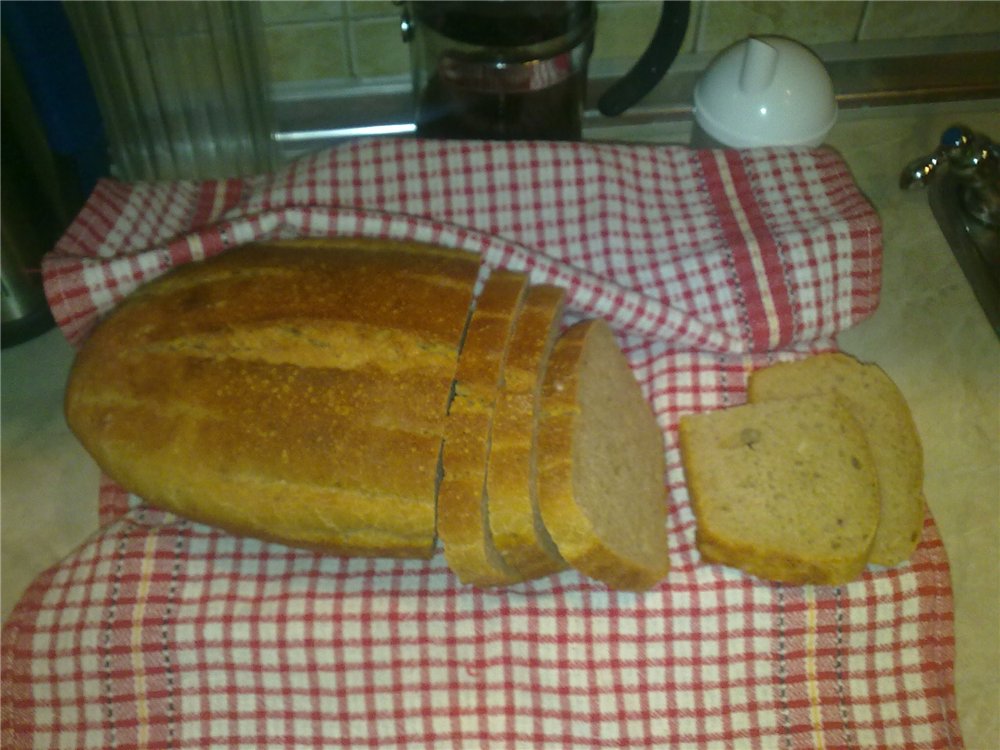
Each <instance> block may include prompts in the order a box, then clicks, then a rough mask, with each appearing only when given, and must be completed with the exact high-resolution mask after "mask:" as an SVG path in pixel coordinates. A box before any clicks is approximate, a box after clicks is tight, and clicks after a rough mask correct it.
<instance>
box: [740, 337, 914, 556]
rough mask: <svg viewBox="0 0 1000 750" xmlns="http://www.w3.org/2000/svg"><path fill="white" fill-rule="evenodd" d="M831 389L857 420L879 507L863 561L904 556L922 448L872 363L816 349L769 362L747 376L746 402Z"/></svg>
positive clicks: (909, 545) (895, 393) (893, 390)
mask: <svg viewBox="0 0 1000 750" xmlns="http://www.w3.org/2000/svg"><path fill="white" fill-rule="evenodd" d="M822 393H827V394H836V395H837V396H839V397H840V398H841V400H842V401H843V403H844V405H845V406H846V407H847V408H848V409H849V410H850V412H851V414H852V415H853V416H854V418H855V419H856V420H857V421H858V423H860V425H861V427H862V429H863V430H864V433H865V436H866V438H867V440H868V445H869V446H870V448H871V452H872V456H873V458H874V459H875V468H876V470H877V472H878V484H879V495H880V497H881V510H880V516H879V527H878V532H877V533H876V535H875V543H874V544H873V545H872V549H871V553H870V555H869V562H873V563H878V564H880V565H896V564H898V563H900V562H903V561H904V560H907V559H909V557H910V555H911V554H913V550H914V548H915V547H916V546H917V543H918V542H919V541H920V534H921V532H922V530H923V525H924V511H925V504H926V503H925V501H924V494H923V450H922V448H921V446H920V438H919V436H918V434H917V429H916V426H915V425H914V423H913V417H912V416H911V415H910V409H909V407H908V406H907V403H906V399H904V398H903V394H902V393H901V392H900V390H899V388H898V387H897V386H896V384H895V383H893V382H892V380H891V379H890V378H889V376H888V375H886V373H885V372H884V371H883V370H882V369H881V368H880V367H879V366H878V365H874V364H864V363H862V362H859V361H858V360H857V359H855V358H854V357H851V356H848V355H846V354H837V353H831V354H820V355H817V356H813V357H808V358H806V359H803V360H799V361H796V362H787V363H782V364H777V365H773V366H771V367H766V368H763V369H760V370H757V371H755V372H753V373H752V374H751V376H750V383H749V399H750V401H751V402H761V401H771V400H774V399H787V398H799V397H802V396H805V395H809V394H822Z"/></svg>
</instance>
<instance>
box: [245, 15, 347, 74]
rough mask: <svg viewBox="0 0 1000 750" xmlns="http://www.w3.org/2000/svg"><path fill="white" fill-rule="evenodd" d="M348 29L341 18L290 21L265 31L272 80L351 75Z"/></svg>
mask: <svg viewBox="0 0 1000 750" xmlns="http://www.w3.org/2000/svg"><path fill="white" fill-rule="evenodd" d="M345 35H346V30H345V26H344V24H342V23H340V22H329V23H309V24H290V25H281V26H274V27H271V28H267V29H265V31H264V36H265V40H266V42H267V54H268V60H269V63H270V67H271V81H273V82H275V83H280V82H294V81H314V80H322V79H328V78H347V77H349V76H350V67H349V65H348V62H347V44H346V36H345Z"/></svg>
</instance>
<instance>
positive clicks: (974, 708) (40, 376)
mask: <svg viewBox="0 0 1000 750" xmlns="http://www.w3.org/2000/svg"><path fill="white" fill-rule="evenodd" d="M998 115H1000V102H998V101H990V102H979V103H976V104H974V105H973V104H970V105H966V106H965V107H962V108H959V107H957V106H954V105H952V106H951V107H950V109H949V108H943V107H940V106H936V107H910V108H906V107H900V108H894V109H882V110H869V111H854V112H850V111H849V112H845V113H843V114H842V116H841V119H840V122H839V123H838V124H837V126H836V127H835V128H834V130H833V131H832V132H831V134H830V136H829V138H828V142H829V143H830V144H831V145H833V146H834V147H835V148H837V149H838V150H839V151H840V152H841V153H842V154H843V155H844V157H845V158H846V160H847V162H848V164H849V165H850V166H851V168H852V170H853V173H854V177H855V180H856V181H857V182H858V184H859V185H860V186H861V189H862V190H863V191H864V192H865V194H866V195H867V196H868V197H869V199H870V200H871V201H872V202H873V204H874V205H875V207H876V208H877V210H878V212H879V214H880V216H881V218H882V222H883V233H884V261H883V263H884V267H883V288H882V297H881V304H880V307H879V309H878V311H877V312H876V313H875V315H873V316H872V317H871V318H870V319H868V320H866V321H864V322H863V323H861V324H860V325H858V326H856V327H855V328H853V329H851V330H849V331H846V332H844V333H843V334H842V335H841V336H840V338H839V343H840V346H841V347H842V348H843V349H844V350H845V351H847V352H850V353H852V354H854V355H856V356H858V357H860V358H862V359H865V360H868V361H874V362H877V363H878V364H879V365H881V366H882V367H883V368H884V369H885V370H886V371H887V372H888V373H889V375H890V376H891V377H892V378H893V379H894V380H895V381H896V383H897V384H898V385H899V387H900V389H901V390H902V391H903V393H904V395H905V396H906V398H907V400H908V401H909V403H910V406H911V409H912V411H913V415H914V419H915V421H916V423H917V426H918V429H919V431H920V434H921V438H922V440H923V445H924V454H925V466H926V480H925V490H926V496H927V501H928V504H929V506H930V508H931V511H932V513H933V514H934V517H935V519H936V521H937V524H938V527H939V529H940V532H941V535H942V537H943V539H944V544H945V548H946V549H947V552H948V555H949V558H950V561H951V571H952V583H953V588H954V598H955V635H956V652H957V656H956V673H955V681H956V690H957V695H958V713H959V720H960V722H961V726H962V731H963V735H964V738H965V743H966V746H967V747H968V748H971V749H972V750H980V749H981V750H986V749H987V748H996V747H1000V720H998V716H1000V679H998V675H1000V626H998V623H1000V342H998V340H997V337H996V336H995V335H994V334H993V331H992V330H991V328H990V326H989V324H988V322H987V320H986V317H985V315H984V314H983V313H982V311H981V310H980V308H979V306H978V304H977V302H976V300H975V298H974V297H973V295H972V291H971V289H970V288H969V285H968V284H967V283H966V281H965V278H964V276H963V275H962V272H961V270H960V269H959V267H958V265H957V263H956V262H955V260H954V257H953V256H952V254H951V252H950V250H949V249H948V246H947V244H946V242H945V240H944V238H943V236H942V234H941V232H940V230H939V229H938V226H937V224H936V223H935V221H934V218H933V216H932V214H931V212H930V209H929V207H928V204H927V198H926V196H925V195H924V194H923V193H922V191H919V190H916V191H910V192H903V191H901V190H899V188H898V186H897V179H898V175H899V172H900V170H901V168H902V167H903V165H904V164H906V163H907V162H908V161H909V160H911V159H912V158H914V157H916V156H919V155H921V154H924V153H927V152H929V151H930V150H931V149H932V148H933V146H934V145H935V143H936V142H937V139H938V137H939V135H940V133H941V132H942V131H943V130H944V129H945V128H946V127H948V126H949V125H951V124H953V123H954V122H962V123H965V124H967V125H969V126H970V127H972V128H973V129H975V130H981V131H983V132H986V133H987V134H989V135H990V136H991V137H993V138H994V139H996V138H1000V116H998ZM688 128H689V125H686V124H672V125H644V126H642V127H640V128H621V129H612V128H603V129H600V130H597V131H595V133H594V137H597V138H600V139H619V140H643V141H657V142H685V141H686V139H687V133H688ZM72 357H73V353H72V350H71V348H70V347H69V345H68V344H67V343H66V341H65V340H64V339H63V338H62V336H61V335H60V333H59V332H58V331H50V332H49V333H47V334H45V335H43V336H41V337H39V338H37V339H35V340H34V341H30V342H27V343H25V344H21V345H19V346H17V347H14V348H12V349H8V350H4V352H3V354H2V360H0V361H2V424H0V426H2V494H0V502H2V506H0V510H2V547H0V552H2V614H3V616H4V617H6V616H7V614H8V613H9V612H10V611H11V609H12V607H13V606H14V604H15V603H16V601H17V599H18V598H19V597H20V595H21V593H22V592H23V591H24V589H25V587H26V586H27V585H28V584H29V583H30V581H31V580H32V579H33V578H34V577H35V576H37V575H38V574H39V573H40V572H41V571H43V570H44V569H45V568H47V567H48V566H50V565H52V564H53V563H55V562H57V561H58V560H59V559H61V558H62V557H63V556H65V555H66V554H67V553H68V552H70V551H71V550H72V549H73V548H75V547H76V546H78V545H79V544H80V543H81V542H82V541H83V540H85V539H86V538H87V536H88V535H90V534H91V533H93V532H94V531H95V530H96V529H97V512H96V494H97V483H98V472H97V469H96V467H95V466H94V464H93V462H92V461H91V460H90V458H89V457H88V456H87V455H86V454H85V453H84V451H83V449H82V448H81V447H80V446H79V444H78V443H77V442H76V441H75V439H74V438H73V436H72V435H71V434H70V433H69V431H68V429H67V428H66V425H65V422H64V421H63V417H62V395H63V388H64V385H65V379H66V374H67V372H68V369H69V366H70V363H71V361H72Z"/></svg>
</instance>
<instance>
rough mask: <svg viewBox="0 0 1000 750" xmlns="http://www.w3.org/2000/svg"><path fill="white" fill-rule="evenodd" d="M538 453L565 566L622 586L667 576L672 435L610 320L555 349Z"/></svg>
mask: <svg viewBox="0 0 1000 750" xmlns="http://www.w3.org/2000/svg"><path fill="white" fill-rule="evenodd" d="M538 453H539V458H538V461H539V465H538V471H539V495H538V497H539V504H540V507H541V511H542V519H543V521H544V522H545V526H546V528H547V529H548V530H549V534H550V535H551V536H552V539H553V540H554V541H555V543H556V546H557V547H558V548H559V553H560V554H561V555H562V557H563V558H564V559H565V560H566V561H568V562H569V563H570V564H571V565H573V566H574V567H575V568H577V569H578V570H579V571H580V572H582V573H584V574H585V575H588V576H590V577H592V578H595V579H598V580H600V581H603V582H604V583H606V584H607V585H608V586H610V587H611V588H614V589H622V590H636V591H637V590H643V589H648V588H650V587H652V586H654V585H655V584H656V583H657V582H658V581H660V580H661V579H662V578H663V577H664V576H665V575H666V574H667V569H668V567H669V556H668V550H667V531H666V513H667V504H666V487H665V483H664V479H665V462H664V445H663V433H662V431H661V430H660V427H659V425H658V424H657V421H656V417H655V416H654V415H653V412H652V410H651V409H650V407H649V404H648V403H647V402H646V399H645V398H644V396H643V394H642V390H641V389H640V387H639V384H638V383H637V382H636V379H635V376H634V375H633V373H632V369H631V367H630V366H629V363H628V361H627V360H626V359H625V357H624V355H623V354H622V352H621V350H620V349H619V347H618V343H617V342H616V341H615V338H614V335H613V333H612V332H611V329H610V328H609V327H608V325H607V323H605V322H604V321H603V320H600V319H594V320H586V321H582V322H580V323H577V324H576V325H574V326H572V327H571V328H569V329H568V330H567V331H566V332H565V333H564V334H563V335H562V336H561V337H560V338H559V340H558V341H557V342H556V345H555V349H554V350H553V352H552V356H551V358H550V360H549V366H548V370H547V372H546V375H545V384H544V386H543V389H542V414H541V423H540V426H539V436H538Z"/></svg>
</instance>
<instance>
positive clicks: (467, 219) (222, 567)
mask: <svg viewBox="0 0 1000 750" xmlns="http://www.w3.org/2000/svg"><path fill="white" fill-rule="evenodd" d="M338 233H339V234H358V233H360V234H369V235H378V236H392V237H405V238H411V239H418V240H427V241H433V242H438V243H441V244H445V245H452V246H456V247H464V248H468V249H470V250H475V251H478V252H480V253H482V255H483V258H484V260H485V262H486V264H487V265H489V266H491V267H499V266H505V267H510V268H515V269H524V270H527V271H528V272H530V274H531V277H532V280H533V281H535V282H554V283H557V284H561V285H563V286H565V287H566V288H567V289H568V290H569V301H570V306H571V311H570V317H580V316H595V315H601V316H604V317H606V318H608V319H609V320H610V321H611V323H612V324H613V325H614V326H615V328H616V330H617V332H618V334H619V335H620V337H621V342H622V344H623V346H624V347H625V350H626V353H627V355H628V356H629V358H630V361H631V363H632V365H633V367H634V369H635V372H636V375H637V377H638V378H639V380H640V382H641V383H642V385H643V387H644V389H645V392H646V394H647V395H648V397H649V399H650V401H651V403H652V404H653V406H654V408H655V410H656V413H657V415H658V417H659V420H660V423H661V424H662V426H663V428H664V431H665V433H666V436H667V461H668V477H667V479H668V484H669V490H670V513H669V521H668V523H669V538H670V553H671V563H672V570H671V572H670V574H669V575H668V576H667V577H666V579H664V581H663V582H662V584H661V585H660V586H658V587H657V588H655V589H653V590H652V591H649V592H646V593H642V594H634V593H616V592H612V591H609V590H607V589H606V588H605V587H603V586H602V585H600V584H597V583H595V582H593V581H590V580H588V579H585V578H583V577H581V576H580V575H579V574H577V573H576V572H574V571H566V572H564V573H562V574H559V575H557V576H552V577H549V578H545V579H542V580H538V581H533V582H529V583H524V584H520V585H517V586H512V587H510V588H507V589H502V590H498V591H488V592H487V591H478V590H475V589H472V588H468V587H464V586H462V585H460V584H459V582H458V581H457V579H455V578H454V577H453V576H452V575H451V574H450V573H449V571H448V570H447V568H446V566H445V564H444V561H443V557H442V556H441V555H438V556H436V557H435V558H434V559H433V560H431V561H429V562H422V561H393V560H365V559H342V558H337V557H331V556H323V555H319V554H315V553H312V552H304V551H300V550H295V549H290V548H287V547H283V546H280V545H275V544H264V543H262V542H258V541H255V540H250V539H243V538H237V537H233V536H230V535H228V534H225V533H222V532H219V531H216V530H214V529H211V528H208V527H206V526H202V525H198V524H194V523H191V522H188V521H186V520H181V519H178V518H176V517H174V516H170V515H168V514H164V513H161V512H159V511H155V510H152V509H150V508H148V507H146V506H144V505H143V504H142V503H141V502H140V501H138V499H136V498H129V497H128V496H127V495H126V494H125V493H124V492H122V491H121V490H119V489H118V488H116V487H115V486H114V485H113V484H112V483H111V482H108V481H106V482H104V484H103V486H102V488H101V491H100V497H101V502H102V518H103V519H104V520H105V521H106V525H105V526H104V527H103V528H102V529H101V530H100V531H99V532H98V533H97V534H96V535H95V536H94V537H93V538H92V539H91V540H90V541H89V542H87V543H86V544H85V545H83V546H82V547H81V548H80V549H79V550H78V551H76V552H75V553H74V554H72V555H71V556H70V557H68V558H67V559H66V560H65V561H63V562H62V563H61V564H59V565H57V566H55V567H54V568H53V569H51V570H50V571H48V572H47V573H45V574H44V575H43V576H42V577H40V578H39V579H38V580H37V581H36V582H35V584H34V585H33V586H32V587H31V589H30V590H29V591H28V592H27V594H26V595H25V597H24V598H23V600H22V601H21V602H20V604H19V605H18V607H17V609H16V610H15V612H14V613H13V614H12V615H11V616H10V618H9V619H8V621H7V623H6V625H5V627H4V632H3V704H2V729H3V736H2V739H3V741H4V743H5V744H4V746H5V747H77V748H110V747H149V748H208V747H226V748H235V747H247V748H261V747H268V748H271V747H296V748H298V747H316V748H337V747H343V748H348V747H349V748H357V747H369V748H493V747H498V748H508V747H509V748H527V747H540V748H549V747H552V748H555V747H559V748H564V747H565V748H609V747H629V748H640V747H663V748H684V747H692V748H693V747H698V748H702V747H718V748H727V749H728V748H739V747H747V748H767V749H770V748H798V747H822V748H832V747H856V748H860V747H873V746H878V747H883V748H886V747H898V748H903V747H906V748H913V747H918V748H957V747H961V744H962V742H961V737H960V734H959V728H958V722H957V718H956V714H955V703H954V694H953V682H952V662H953V631H952V604H951V590H950V584H949V571H948V563H947V559H946V556H945V551H944V548H943V546H942V544H941V541H940V538H939V536H938V534H937V531H936V528H935V526H934V523H933V520H932V519H931V518H930V516H928V517H927V520H926V523H925V527H924V538H923V541H922V543H921V545H920V547H919V548H918V550H917V552H916V554H915V555H914V557H913V559H912V561H911V562H909V563H908V564H905V565H902V566H899V567H897V568H894V569H889V570H885V569H871V570H869V571H868V572H867V573H866V574H865V575H864V577H863V578H862V579H861V580H858V581H856V582H854V583H851V584H849V585H846V586H839V587H822V586H806V587H801V586H787V585H778V584H771V583H766V582H762V581H758V580H755V579H753V578H750V577H748V576H746V575H744V574H742V573H740V572H738V571H735V570H731V569H727V568H724V567H721V566H716V565H707V564H703V563H702V562H701V560H700V559H699V556H698V553H697V550H696V548H695V546H694V518H693V516H692V512H691V508H690V504H689V501H688V496H687V492H686V489H685V485H684V477H683V472H682V470H681V467H680V460H679V455H678V450H677V443H676V435H675V425H676V423H677V420H678V418H679V416H680V415H681V414H683V413H687V412H691V411H696V410H703V409H710V408H716V407H721V406H725V405H727V404H734V403H739V402H741V401H742V400H743V399H744V397H745V385H746V374H747V372H748V371H749V370H750V369H751V368H753V367H755V366H758V365H761V364H764V363H766V362H771V361H774V360H775V359H781V358H791V357H795V356H800V355H801V354H802V353H804V352H807V351H815V350H820V349H828V348H831V347H832V346H833V338H832V337H833V335H834V334H836V333H837V332H838V331H840V330H842V329H844V328H846V327H848V326H850V325H852V324H853V323H855V322H857V321H858V320H860V319H862V318H864V317H865V316H867V315H869V314H870V313H871V312H872V311H873V310H874V309H875V307H876V305H877V299H878V290H879V274H880V260H881V234H880V228H879V223H878V220H877V217H876V216H875V214H874V212H873V210H872V208H871V206H870V205H869V204H868V203H867V202H866V200H865V199H864V198H863V196H862V195H861V194H860V193H859V191H858V189H857V187H856V186H855V185H854V183H853V182H852V180H851V178H850V175H849V173H848V170H847V168H846V166H845V165H844V163H843V162H842V161H841V159H840V157H839V156H838V155H837V154H835V153H834V152H832V151H829V150H795V149H792V150H787V149H781V150H759V151H747V152H735V151H700V152H698V151H691V150H688V149H685V148H680V147H664V146H626V145H610V144H558V143H491V142H448V141H432V142H421V141H419V140H412V139H410V140H407V139H400V140H383V141H372V142H357V143H352V144H349V145H346V146H343V147H340V148H337V149H335V150H332V151H327V152H323V153H320V154H317V155H315V156H311V157H308V158H305V159H304V160H301V161H299V162H296V163H294V164H292V165H290V166H289V167H288V168H287V169H284V170H282V171H280V172H278V173H276V174H273V175H268V176H263V177H258V178H254V179H248V180H231V181H224V182H210V183H169V184H131V185H126V184H121V183H115V182H104V183H101V184H100V185H99V186H98V188H97V190H96V191H95V193H94V195H93V196H92V197H91V199H90V201H89V202H88V204H87V205H86V207H85V208H84V210H83V211H82V212H81V214H80V216H79V217H78V219H77V220H76V222H75V223H74V224H73V226H72V227H71V228H70V229H69V231H68V232H67V233H66V235H65V236H64V237H63V238H62V239H61V241H60V242H59V244H58V245H57V247H56V248H55V250H54V251H53V253H51V254H50V255H49V256H48V258H47V259H46V262H45V266H44V271H45V279H46V288H47V291H48V294H49V299H50V302H51V305H52V308H53V311H54V313H55V316H56V319H57V321H58V322H59V324H60V325H61V326H62V329H63V331H64V332H65V333H66V335H67V337H68V338H69V339H70V340H71V341H73V342H80V341H81V340H82V339H83V338H84V337H85V335H86V333H87V331H88V330H89V329H90V328H91V326H92V325H93V324H94V323H95V321H96V320H97V318H98V316H99V315H100V314H101V313H104V312H106V311H107V310H109V309H110V308H111V307H112V306H113V305H114V304H115V303H116V302H117V301H118V300H119V299H121V298H122V297H123V296H124V295H125V294H127V293H128V292H129V291H131V290H132V289H134V288H135V287H136V286H137V285H139V284H140V283H142V282H144V281H146V280H148V279H150V278H152V277H153V276H155V275H157V274H159V273H161V272H162V271H164V270H166V269H167V268H169V267H171V266H173V265H175V264H177V263H182V262H185V261H188V260H191V259H194V258H200V257H203V256H206V255H211V254H212V253H215V252H217V251H219V250H221V249H223V248H225V247H229V246H232V245H236V244H240V243H244V242H247V241H250V240H253V239H256V238H262V237H269V236H290V235H302V234H309V235H327V234H338ZM90 501H91V495H90V493H89V492H88V491H87V490H86V488H81V502H90Z"/></svg>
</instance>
